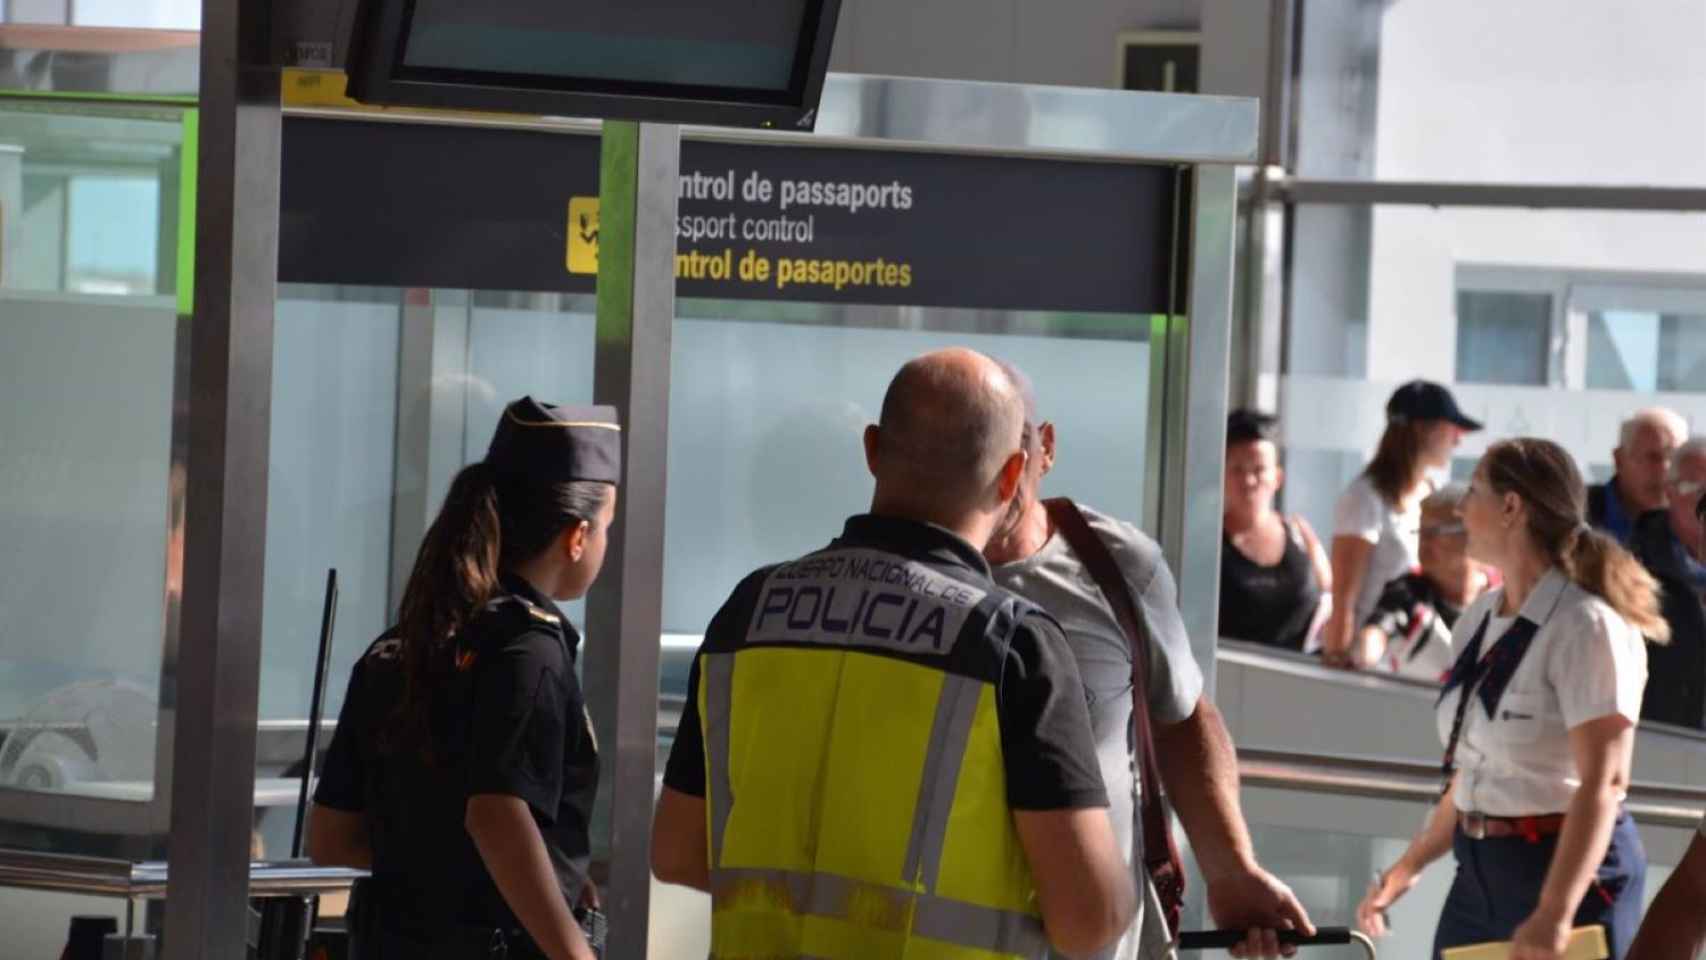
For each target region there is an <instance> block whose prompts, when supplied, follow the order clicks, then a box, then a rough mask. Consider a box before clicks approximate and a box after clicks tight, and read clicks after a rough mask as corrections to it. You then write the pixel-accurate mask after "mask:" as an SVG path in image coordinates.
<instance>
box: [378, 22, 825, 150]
mask: <svg viewBox="0 0 1706 960" xmlns="http://www.w3.org/2000/svg"><path fill="white" fill-rule="evenodd" d="M840 11H841V0H361V8H360V10H359V12H358V13H357V16H356V22H355V33H354V36H353V37H352V38H351V41H350V51H349V57H348V61H347V63H346V66H345V69H346V71H347V72H348V73H349V91H350V95H351V96H353V97H354V98H355V99H357V100H360V101H362V102H364V103H371V104H388V105H397V106H415V107H442V108H450V109H460V110H493V111H501V112H506V113H526V114H535V115H546V116H568V117H610V118H615V119H623V120H650V121H656V122H662V123H696V124H715V125H719V126H736V127H771V128H776V129H785V130H810V129H812V127H813V125H814V124H815V123H816V121H817V105H818V98H819V97H820V96H821V95H822V92H823V75H824V71H826V70H827V69H828V68H829V48H830V44H831V42H832V41H833V39H834V37H835V23H836V20H837V18H838V16H839V15H840Z"/></svg>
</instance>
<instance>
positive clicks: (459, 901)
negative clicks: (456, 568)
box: [314, 576, 598, 937]
mask: <svg viewBox="0 0 1706 960" xmlns="http://www.w3.org/2000/svg"><path fill="white" fill-rule="evenodd" d="M503 585H504V588H505V590H506V591H507V592H506V593H504V594H501V595H500V596H498V597H497V598H495V599H494V600H493V601H492V602H491V603H490V604H488V605H487V607H486V609H485V611H483V612H482V613H481V615H480V616H479V617H477V618H476V619H475V620H474V621H473V622H472V623H470V624H469V626H468V627H467V629H466V630H464V631H463V634H462V636H460V637H459V638H458V640H457V643H456V644H455V646H454V650H450V651H446V654H445V655H446V657H447V658H450V659H452V660H453V661H454V664H447V665H446V667H447V669H446V671H445V674H444V676H446V677H447V678H448V681H447V682H446V683H445V684H444V688H443V689H442V690H440V691H438V692H437V695H436V696H435V699H434V701H433V703H432V707H431V710H430V716H431V721H430V727H431V740H432V747H433V753H434V758H433V759H432V760H431V761H429V760H428V759H426V758H425V757H423V756H422V755H421V753H420V752H419V751H417V750H414V749H411V748H407V747H397V746H393V745H392V738H391V737H389V735H388V733H389V728H390V723H391V719H392V717H391V713H392V710H393V708H394V706H395V705H396V704H397V702H398V701H399V699H400V697H401V693H402V684H403V674H402V661H401V659H400V652H401V642H400V641H399V640H398V639H397V638H396V636H395V635H394V634H392V633H387V634H386V635H385V636H383V637H381V638H380V639H379V640H378V641H376V642H375V643H374V644H373V646H372V647H370V648H369V649H368V651H367V653H366V654H365V655H364V656H363V657H362V658H361V659H360V660H359V661H357V662H356V665H355V669H354V671H353V672H352V673H351V675H350V684H349V693H348V694H347V695H346V697H345V699H344V705H343V710H342V712H341V713H340V714H339V716H338V728H337V732H336V733H335V734H334V735H333V737H332V744H331V746H330V747H329V748H328V749H327V752H326V759H325V769H324V770H323V772H322V774H321V777H320V782H319V786H318V787H317V788H316V789H315V792H314V802H315V803H317V804H320V805H322V806H326V807H331V808H333V809H337V810H343V811H347V812H353V813H362V814H364V815H365V818H366V821H367V825H368V830H369V838H370V841H371V843H372V845H373V875H374V899H375V901H376V904H377V905H378V906H379V908H380V910H381V912H382V914H383V915H384V917H385V922H386V923H387V924H388V925H390V926H392V927H393V928H395V929H397V930H398V931H399V932H403V933H411V932H412V933H414V934H416V935H417V936H427V937H430V936H431V934H432V932H433V931H435V930H439V929H442V928H443V926H444V925H445V924H447V923H460V924H467V925H475V926H502V927H511V928H513V927H517V926H519V924H518V923H517V921H516V919H515V916H514V914H513V913H512V912H511V911H510V909H509V907H508V905H507V904H506V903H504V900H503V897H502V896H501V895H500V894H499V893H498V891H497V888H496V886H495V885H494V884H493V882H492V879H491V875H490V874H489V873H488V872H487V871H486V868H485V864H484V863H483V861H481V859H480V856H479V852H478V851H477V850H476V849H475V847H474V843H473V841H472V839H471V838H470V837H469V836H468V832H467V830H466V829H465V828H464V826H463V823H464V817H465V814H466V809H467V803H468V798H469V797H472V796H475V795H478V794H504V795H508V796H514V797H519V798H520V799H522V800H524V801H526V802H527V805H528V808H529V810H530V811H531V812H532V814H533V819H534V821H535V822H537V823H538V824H539V828H540V833H541V834H542V835H543V836H544V839H545V844H546V846H547V848H548V849H549V851H550V854H551V859H552V862H553V864H554V865H555V866H556V868H557V874H558V882H559V885H560V886H561V887H562V889H563V894H564V897H565V898H567V899H569V900H570V902H573V898H574V897H575V896H576V895H577V894H578V892H579V888H580V885H581V884H582V883H583V882H584V880H585V877H586V864H587V857H588V854H589V852H590V838H589V834H588V821H589V818H590V816H591V812H592V802H593V796H594V794H595V793H596V792H597V787H598V748H597V744H596V742H595V740H594V737H593V734H592V728H591V724H590V722H589V719H588V717H587V713H586V705H585V700H584V699H583V697H582V695H581V689H580V683H579V681H578V680H577V679H576V677H575V657H576V652H577V647H578V645H579V643H580V636H579V635H578V634H577V633H576V632H575V629H574V627H573V626H572V625H571V624H570V623H569V622H568V620H567V619H566V618H564V617H563V615H562V612H561V611H560V610H558V609H557V607H556V606H555V605H554V604H552V603H551V602H550V600H548V599H547V598H545V597H544V596H542V595H540V594H539V593H538V592H537V591H535V590H533V589H532V587H531V586H529V585H528V584H527V583H526V582H525V581H523V580H520V579H519V578H513V577H507V576H506V577H505V578H504V581H503Z"/></svg>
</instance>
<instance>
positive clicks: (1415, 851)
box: [1357, 782, 1457, 937]
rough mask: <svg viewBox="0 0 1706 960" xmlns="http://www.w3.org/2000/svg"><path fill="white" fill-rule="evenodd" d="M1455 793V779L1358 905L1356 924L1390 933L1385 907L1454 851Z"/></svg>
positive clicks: (1375, 932) (1372, 932)
mask: <svg viewBox="0 0 1706 960" xmlns="http://www.w3.org/2000/svg"><path fill="white" fill-rule="evenodd" d="M1456 792H1457V784H1456V783H1455V782H1453V784H1452V786H1451V789H1450V790H1448V791H1446V794H1445V796H1443V797H1441V798H1440V799H1439V802H1438V803H1436V804H1434V809H1433V813H1432V814H1430V815H1429V816H1428V822H1427V823H1425V824H1423V825H1422V829H1421V831H1420V832H1418V833H1417V834H1416V835H1415V837H1413V838H1411V840H1410V846H1409V847H1408V848H1406V849H1405V850H1404V853H1403V855H1402V856H1400V857H1399V858H1398V862H1397V863H1394V864H1393V865H1392V866H1391V867H1390V868H1389V869H1387V870H1386V872H1385V873H1382V874H1381V875H1380V877H1379V879H1378V881H1377V882H1376V883H1375V884H1374V885H1373V886H1372V887H1370V888H1369V891H1368V894H1367V895H1366V896H1364V897H1363V900H1362V905H1361V906H1359V907H1357V925H1358V926H1360V927H1361V928H1362V929H1363V930H1364V931H1365V932H1367V933H1368V934H1369V935H1371V936H1376V937H1383V936H1385V935H1386V934H1387V932H1388V931H1387V927H1386V909H1387V908H1388V907H1390V906H1392V904H1394V903H1396V902H1397V901H1398V898H1400V897H1402V896H1403V895H1404V894H1406V893H1409V892H1410V890H1411V888H1413V887H1415V885H1416V881H1417V880H1419V879H1421V876H1422V871H1423V870H1426V869H1427V868H1428V865H1429V864H1432V863H1433V862H1434V861H1435V860H1438V859H1439V858H1440V857H1443V856H1445V855H1446V854H1447V853H1450V852H1451V840H1452V837H1453V836H1455V835H1456V833H1457V803H1456V801H1455V800H1454V799H1453V795H1454V794H1455V793H1456Z"/></svg>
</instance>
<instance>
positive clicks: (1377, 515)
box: [1321, 380, 1481, 666]
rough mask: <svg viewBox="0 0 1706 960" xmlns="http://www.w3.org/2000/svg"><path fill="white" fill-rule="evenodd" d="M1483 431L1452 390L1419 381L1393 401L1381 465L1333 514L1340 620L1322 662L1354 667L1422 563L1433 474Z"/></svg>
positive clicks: (1333, 622) (1376, 462)
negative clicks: (1384, 601)
mask: <svg viewBox="0 0 1706 960" xmlns="http://www.w3.org/2000/svg"><path fill="white" fill-rule="evenodd" d="M1479 429H1481V424H1479V423H1477V422H1476V421H1474V420H1471V419H1470V418H1469V417H1467V416H1465V415H1464V413H1463V411H1462V410H1460V409H1458V406H1457V401H1456V400H1455V399H1454V398H1453V397H1452V396H1451V391H1449V390H1447V389H1446V388H1444V387H1442V386H1440V385H1439V384H1437V383H1431V382H1429V381H1427V380H1412V381H1410V382H1409V383H1406V384H1404V385H1403V386H1401V387H1399V388H1398V389H1397V390H1395V391H1393V392H1392V397H1391V399H1389V400H1387V401H1386V432H1385V433H1383V434H1381V437H1380V447H1379V448H1378V449H1377V450H1376V451H1375V454H1374V459H1373V460H1372V461H1370V462H1369V464H1368V467H1367V468H1366V469H1364V470H1363V472H1362V473H1361V474H1359V475H1358V476H1357V478H1356V479H1355V480H1353V481H1351V485H1350V486H1349V487H1347V488H1346V489H1345V492H1344V493H1343V494H1342V495H1341V496H1340V497H1339V502H1338V505H1337V506H1335V507H1334V508H1333V542H1332V552H1331V557H1332V565H1333V577H1332V583H1333V615H1332V616H1331V617H1330V618H1329V619H1328V620H1327V626H1326V628H1325V629H1324V630H1323V631H1322V635H1321V656H1322V658H1323V659H1324V660H1326V661H1327V662H1328V663H1331V664H1335V665H1337V666H1351V665H1352V663H1351V645H1352V642H1353V641H1354V640H1355V639H1356V632H1357V629H1358V628H1359V627H1361V626H1362V625H1363V624H1364V623H1366V622H1368V615H1369V614H1370V613H1371V612H1373V610H1374V606H1375V604H1376V603H1377V602H1378V601H1379V600H1380V594H1381V591H1383V590H1385V589H1386V585H1387V584H1388V583H1390V582H1391V581H1392V580H1394V579H1396V578H1398V577H1400V576H1402V575H1404V574H1406V573H1408V572H1410V570H1411V569H1412V568H1414V567H1415V566H1416V564H1417V562H1418V559H1419V557H1418V553H1417V550H1418V540H1419V539H1420V536H1421V525H1422V500H1424V499H1426V497H1427V495H1428V494H1430V493H1432V492H1433V485H1432V484H1431V483H1429V482H1428V471H1430V470H1441V469H1444V468H1445V467H1447V466H1449V465H1450V464H1451V452H1452V451H1453V450H1455V449H1457V444H1458V443H1459V442H1460V441H1462V439H1463V435H1464V434H1465V433H1467V432H1470V431H1474V430H1479Z"/></svg>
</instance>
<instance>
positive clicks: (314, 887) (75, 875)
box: [0, 848, 367, 900]
mask: <svg viewBox="0 0 1706 960" xmlns="http://www.w3.org/2000/svg"><path fill="white" fill-rule="evenodd" d="M366 875H367V874H366V873H365V872H364V871H361V870H350V869H347V868H345V867H319V866H315V865H313V864H311V863H308V862H307V861H283V862H265V861H262V862H256V863H253V864H250V866H249V896H250V897H251V898H266V897H285V896H302V895H307V894H325V893H338V892H345V891H348V890H349V888H350V886H351V885H352V884H354V883H355V881H356V880H358V879H360V878H362V877H365V876H366ZM0 888H13V889H21V890H47V891H55V892H59V893H79V894H86V895H90V896H101V897H121V898H124V899H127V900H147V899H159V898H162V897H164V896H165V895H166V864H165V863H164V862H161V861H151V862H147V863H133V862H131V861H129V860H116V859H109V858H106V857H79V856H73V855H70V854H63V853H34V852H30V851H25V850H9V849H4V848H0Z"/></svg>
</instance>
